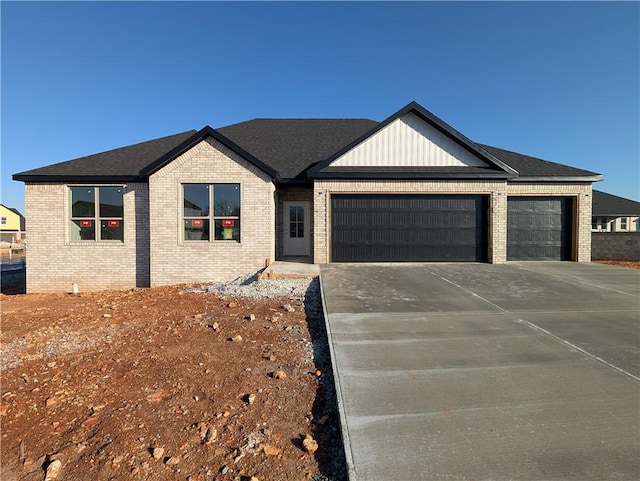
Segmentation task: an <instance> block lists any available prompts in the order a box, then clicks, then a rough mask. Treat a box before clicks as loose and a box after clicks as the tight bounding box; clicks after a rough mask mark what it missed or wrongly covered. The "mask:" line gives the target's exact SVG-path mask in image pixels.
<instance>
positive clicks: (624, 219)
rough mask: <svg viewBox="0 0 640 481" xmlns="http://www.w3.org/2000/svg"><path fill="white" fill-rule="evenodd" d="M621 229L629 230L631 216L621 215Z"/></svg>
mask: <svg viewBox="0 0 640 481" xmlns="http://www.w3.org/2000/svg"><path fill="white" fill-rule="evenodd" d="M620 230H629V218H628V217H620Z"/></svg>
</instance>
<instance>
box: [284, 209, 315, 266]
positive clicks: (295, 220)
mask: <svg viewBox="0 0 640 481" xmlns="http://www.w3.org/2000/svg"><path fill="white" fill-rule="evenodd" d="M309 220H310V218H309V202H284V233H283V238H284V255H285V256H308V255H310V253H311V252H310V251H311V242H310V234H309V232H310V229H309Z"/></svg>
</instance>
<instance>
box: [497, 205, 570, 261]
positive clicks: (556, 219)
mask: <svg viewBox="0 0 640 481" xmlns="http://www.w3.org/2000/svg"><path fill="white" fill-rule="evenodd" d="M572 232H573V199H572V198H571V197H510V198H509V199H508V200H507V259H508V260H570V259H571V251H572V242H573V235H572Z"/></svg>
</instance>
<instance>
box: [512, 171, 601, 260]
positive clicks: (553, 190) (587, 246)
mask: <svg viewBox="0 0 640 481" xmlns="http://www.w3.org/2000/svg"><path fill="white" fill-rule="evenodd" d="M516 195H527V196H566V197H574V198H575V199H577V202H576V203H575V208H576V209H577V212H578V215H577V216H575V231H574V232H575V238H574V260H575V261H577V262H591V207H592V189H591V184H588V183H586V184H585V183H547V184H534V183H524V182H512V183H509V184H508V185H507V196H516ZM505 257H506V251H505Z"/></svg>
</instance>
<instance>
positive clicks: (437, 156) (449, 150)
mask: <svg viewBox="0 0 640 481" xmlns="http://www.w3.org/2000/svg"><path fill="white" fill-rule="evenodd" d="M331 166H333V167H358V166H363V167H365V166H366V167H445V166H446V167H484V168H489V167H490V166H489V165H488V164H487V162H486V161H483V160H482V159H480V158H479V157H478V156H477V155H476V154H474V153H472V152H470V151H469V150H467V149H465V148H463V147H462V146H461V145H460V144H458V143H457V142H454V141H453V140H452V139H450V138H449V137H447V136H446V135H444V134H443V133H442V132H440V131H439V130H438V129H436V128H434V127H433V126H432V125H430V124H428V123H427V122H425V121H424V120H422V119H421V118H420V117H418V116H417V115H416V114H415V113H413V112H409V113H408V114H405V115H403V116H402V117H399V118H397V119H395V120H393V121H392V122H391V123H390V124H388V125H386V126H385V127H384V128H383V129H381V130H378V131H377V132H376V133H374V134H373V135H371V136H370V137H368V138H366V139H365V140H363V141H362V142H361V143H360V144H359V145H357V146H356V147H354V148H353V149H351V150H349V151H348V152H345V153H344V154H343V155H341V156H340V157H338V158H337V159H335V160H334V161H333V162H332V163H331Z"/></svg>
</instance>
